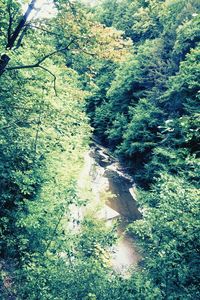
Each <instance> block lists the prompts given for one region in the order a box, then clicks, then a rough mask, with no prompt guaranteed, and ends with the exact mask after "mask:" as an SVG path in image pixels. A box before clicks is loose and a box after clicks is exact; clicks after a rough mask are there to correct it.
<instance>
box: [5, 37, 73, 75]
mask: <svg viewBox="0 0 200 300" xmlns="http://www.w3.org/2000/svg"><path fill="white" fill-rule="evenodd" d="M73 42H74V40H72V41H71V42H70V43H69V44H68V45H67V46H65V47H63V48H60V49H58V50H55V51H53V52H50V53H48V54H47V55H45V56H43V57H42V58H41V59H40V60H38V61H37V62H36V63H34V64H30V65H22V66H14V67H8V68H6V69H5V71H11V70H19V69H30V68H38V67H40V64H41V63H43V62H44V61H45V60H46V59H47V58H49V57H51V56H53V55H55V54H57V53H59V52H63V51H65V50H68V48H69V46H70V45H71V44H72V43H73Z"/></svg>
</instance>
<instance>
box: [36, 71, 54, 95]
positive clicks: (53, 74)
mask: <svg viewBox="0 0 200 300" xmlns="http://www.w3.org/2000/svg"><path fill="white" fill-rule="evenodd" d="M38 68H41V69H43V70H44V71H46V72H48V73H49V74H50V75H51V76H53V89H54V92H55V95H56V97H57V96H58V94H57V90H56V76H55V75H54V74H53V73H52V72H51V71H49V70H48V69H47V68H45V67H43V66H38Z"/></svg>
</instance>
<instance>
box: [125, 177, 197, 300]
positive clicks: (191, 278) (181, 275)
mask: <svg viewBox="0 0 200 300" xmlns="http://www.w3.org/2000/svg"><path fill="white" fill-rule="evenodd" d="M199 197H200V194H199V190H197V189H196V188H195V187H193V186H190V185H188V182H187V181H186V180H185V179H183V178H181V177H172V176H169V175H165V174H163V175H162V176H161V178H160V179H159V181H158V182H157V184H156V185H155V186H154V187H153V188H152V191H151V192H148V193H142V194H141V196H140V198H139V201H140V202H141V204H142V205H143V207H144V219H143V220H140V221H136V222H135V223H134V224H132V225H130V228H129V230H130V231H131V232H133V233H134V234H136V235H137V236H138V237H139V243H140V244H141V246H143V247H144V249H145V252H144V257H145V261H144V263H145V270H147V271H148V273H149V274H148V276H150V278H151V279H153V284H154V286H156V287H158V288H159V289H160V291H161V295H162V297H161V299H179V298H180V297H181V298H183V299H194V298H198V297H199V291H198V280H199V272H198V268H199V266H198V264H199V262H198V261H199V251H198V249H199V230H198V228H199V225H200V224H199V218H198V214H199V200H200V198H199Z"/></svg>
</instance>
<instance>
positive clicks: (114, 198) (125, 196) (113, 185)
mask: <svg viewBox="0 0 200 300" xmlns="http://www.w3.org/2000/svg"><path fill="white" fill-rule="evenodd" d="M86 178H87V180H88V178H89V181H90V185H91V190H92V193H93V197H94V201H93V203H92V205H93V206H94V207H95V202H96V206H98V204H99V203H103V204H102V207H101V209H100V211H98V216H97V217H98V218H101V219H104V220H105V221H106V222H112V221H113V220H116V219H119V220H120V222H119V226H118V236H119V237H120V238H119V242H118V243H117V244H116V245H115V246H114V248H113V249H112V251H111V264H112V267H113V269H114V270H115V271H117V272H120V273H126V272H127V271H128V269H129V268H130V267H134V266H136V265H137V263H138V262H139V260H140V255H139V253H138V250H137V247H136V245H135V243H134V240H133V239H132V238H131V237H130V236H129V235H127V234H126V233H125V229H126V227H127V225H128V224H129V223H130V222H132V221H134V220H137V219H140V218H141V213H140V212H139V210H138V208H137V203H136V200H135V193H134V182H133V179H132V178H131V177H130V176H129V175H128V174H127V173H126V172H125V171H124V169H123V168H122V166H121V165H120V163H119V162H118V161H117V160H116V159H115V158H114V157H113V156H112V155H110V154H109V152H108V150H107V149H106V148H104V147H103V146H101V145H100V144H98V143H96V142H93V143H92V145H91V147H90V151H89V152H88V153H87V154H86V156H85V167H84V169H83V170H82V173H81V180H80V182H79V185H80V186H84V184H85V183H84V180H86ZM79 217H80V216H79Z"/></svg>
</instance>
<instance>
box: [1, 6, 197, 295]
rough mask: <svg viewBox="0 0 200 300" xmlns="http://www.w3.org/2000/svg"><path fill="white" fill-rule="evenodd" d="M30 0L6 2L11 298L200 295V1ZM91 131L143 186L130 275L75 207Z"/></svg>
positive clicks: (4, 164)
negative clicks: (116, 266)
mask: <svg viewBox="0 0 200 300" xmlns="http://www.w3.org/2000/svg"><path fill="white" fill-rule="evenodd" d="M25 2H26V1H24V2H23V1H17V0H2V1H1V2H0V54H1V58H0V115H1V119H0V124H1V127H0V177H1V184H0V190H1V204H0V205H1V210H0V216H1V220H0V234H1V239H0V247H1V248H0V251H1V261H0V270H1V278H0V280H1V282H0V293H1V296H2V299H20V300H21V299H31V300H36V299H44V300H46V299H48V300H49V299H52V300H53V299H54V300H55V299H58V300H60V299H66V300H68V299H69V300H76V299H77V300H79V299H80V300H89V299H90V300H95V299H99V300H104V299H119V300H121V299H124V300H129V299H130V300H132V299H138V300H141V299H144V300H146V299H149V300H151V299H152V300H153V299H155V300H157V299H167V300H168V299H181V298H183V299H186V300H187V299H198V298H199V297H200V294H199V291H198V286H199V272H198V269H199V268H198V267H199V266H198V263H199V230H198V229H199V225H200V222H199V200H200V197H199V196H200V195H199V182H198V176H199V117H200V116H199V100H200V99H199V98H200V94H199V78H200V76H199V75H200V65H199V61H200V60H199V58H200V47H199V42H200V40H199V38H200V19H199V11H200V4H199V1H196V0H181V1H180V0H173V1H171V0H147V1H145V0H121V1H118V0H105V1H100V4H98V5H96V6H91V7H90V6H86V5H84V4H82V3H81V2H79V1H62V0H56V1H50V2H51V3H52V2H53V3H54V13H53V14H52V16H51V17H49V16H47V15H45V16H44V17H42V18H41V17H40V18H39V17H37V13H38V12H37V11H36V10H35V8H34V7H35V5H36V4H37V0H32V1H30V3H29V6H28V8H27V9H25V8H24V5H22V4H23V3H25ZM39 9H40V8H38V10H39ZM23 11H25V12H23ZM31 16H32V17H31ZM89 123H90V124H89ZM91 128H93V129H91ZM92 130H94V133H95V135H96V136H97V137H98V139H99V140H101V142H102V144H104V145H106V146H107V147H109V149H110V150H111V151H112V152H113V154H114V155H115V157H117V158H118V159H119V160H120V161H121V162H122V163H123V164H124V165H125V166H126V167H127V169H128V170H130V172H129V173H130V175H131V176H133V178H134V180H135V181H136V183H137V186H138V195H137V196H138V205H139V207H140V209H141V211H142V212H143V218H142V219H141V220H138V221H135V222H134V223H132V224H131V225H129V228H128V231H129V233H130V234H131V235H133V236H134V237H135V239H137V242H138V245H139V246H140V248H141V253H142V257H143V258H142V260H141V263H140V264H139V266H138V268H137V270H134V272H133V274H132V275H131V276H130V277H129V278H124V277H123V276H121V275H120V274H116V273H115V272H114V271H113V270H112V268H111V267H110V265H109V260H108V259H107V258H106V257H107V254H106V250H107V249H108V248H109V247H110V246H111V245H112V244H113V243H114V242H115V240H116V235H115V231H114V229H113V230H108V228H107V227H106V225H105V224H104V222H103V221H101V220H95V219H94V218H93V217H92V216H88V217H86V218H85V219H83V220H81V224H79V223H80V220H78V219H74V215H73V214H72V213H71V207H72V205H73V206H76V207H82V206H84V205H86V203H87V199H82V198H81V196H80V193H79V190H78V183H77V182H78V179H79V174H80V170H81V168H82V166H83V153H84V152H85V151H87V149H88V146H89V140H90V137H91V133H92ZM70 224H71V225H70ZM71 226H72V227H71ZM77 227H80V228H81V229H79V230H80V231H79V234H78V233H77Z"/></svg>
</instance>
